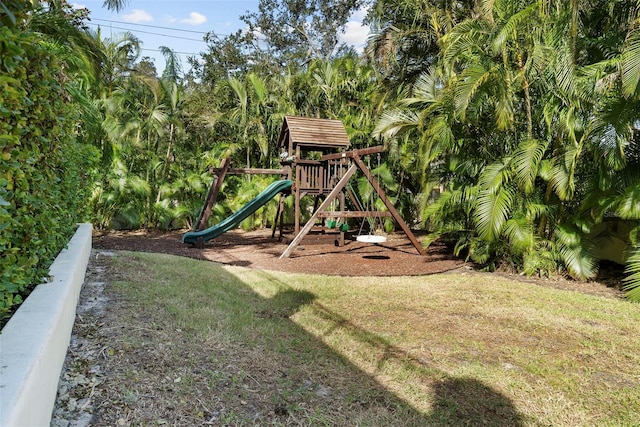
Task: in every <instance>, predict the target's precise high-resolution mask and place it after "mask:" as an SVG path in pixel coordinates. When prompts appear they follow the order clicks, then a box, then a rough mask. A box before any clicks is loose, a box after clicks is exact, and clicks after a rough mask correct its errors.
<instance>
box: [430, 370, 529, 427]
mask: <svg viewBox="0 0 640 427" xmlns="http://www.w3.org/2000/svg"><path fill="white" fill-rule="evenodd" d="M434 399H435V402H434V404H433V411H432V413H431V414H430V415H429V422H430V424H433V425H446V426H479V425H482V426H512V427H519V426H523V425H524V417H523V416H522V415H521V414H520V413H519V412H518V411H517V410H516V408H515V407H514V406H513V403H512V402H511V400H510V399H508V398H507V397H505V396H504V395H502V394H500V393H499V392H497V391H495V390H493V389H492V388H491V387H489V386H487V385H485V384H483V383H482V382H480V381H478V380H476V379H474V378H445V379H443V380H442V381H439V382H437V383H436V384H435V385H434Z"/></svg>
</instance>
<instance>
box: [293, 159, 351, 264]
mask: <svg viewBox="0 0 640 427" xmlns="http://www.w3.org/2000/svg"><path fill="white" fill-rule="evenodd" d="M356 170H358V166H357V165H356V164H355V163H354V164H353V165H351V167H349V170H347V172H346V173H345V174H344V176H343V177H342V178H341V179H340V181H338V184H337V185H336V186H335V187H334V188H333V190H331V192H330V193H329V195H328V196H327V198H326V199H324V201H323V202H322V203H321V204H320V206H319V207H318V209H317V210H316V211H315V212H314V213H313V215H311V218H309V221H307V223H306V224H305V226H304V227H303V228H302V230H300V232H299V233H298V234H297V235H296V237H295V238H294V239H293V240H292V241H291V243H290V244H289V246H287V249H285V251H284V252H283V253H282V255H280V259H282V258H289V256H290V255H291V253H292V252H293V251H294V250H295V248H296V247H298V245H299V244H300V242H301V241H302V239H304V236H306V235H307V234H308V233H309V231H311V228H312V227H313V225H314V224H315V222H316V219H318V216H319V212H322V211H324V210H326V208H327V206H329V205H330V204H331V202H332V201H333V199H335V198H336V197H337V196H338V194H340V192H341V191H342V189H343V188H344V187H345V185H347V183H348V182H349V179H351V176H352V175H353V174H354V173H355V172H356Z"/></svg>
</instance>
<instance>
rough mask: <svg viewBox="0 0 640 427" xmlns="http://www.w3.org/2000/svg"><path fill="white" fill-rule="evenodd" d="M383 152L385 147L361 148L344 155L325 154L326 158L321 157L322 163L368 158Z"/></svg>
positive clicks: (345, 152) (346, 152)
mask: <svg viewBox="0 0 640 427" xmlns="http://www.w3.org/2000/svg"><path fill="white" fill-rule="evenodd" d="M383 151H384V145H376V146H375V147H369V148H359V149H357V150H351V151H344V152H342V153H335V154H325V155H324V156H322V157H320V161H325V160H335V159H343V158H353V157H356V156H366V155H369V154H376V153H382V152H383Z"/></svg>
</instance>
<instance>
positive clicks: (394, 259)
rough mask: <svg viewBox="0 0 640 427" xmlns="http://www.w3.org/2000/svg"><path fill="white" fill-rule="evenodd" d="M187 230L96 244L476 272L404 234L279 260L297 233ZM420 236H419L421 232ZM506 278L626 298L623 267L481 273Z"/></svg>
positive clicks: (349, 269)
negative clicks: (198, 243)
mask: <svg viewBox="0 0 640 427" xmlns="http://www.w3.org/2000/svg"><path fill="white" fill-rule="evenodd" d="M182 233H183V231H173V232H160V231H126V232H125V231H117V232H108V233H100V232H96V233H95V235H94V238H93V247H94V248H96V249H100V250H129V251H140V252H158V253H167V254H172V255H178V256H183V257H188V258H195V259H202V260H208V261H212V262H217V263H220V264H226V265H237V266H243V267H249V268H256V269H264V270H271V271H285V272H291V273H309V274H326V275H335V276H409V275H412V276H419V275H429V274H437V273H445V272H450V271H457V270H460V269H462V270H464V271H466V272H469V273H474V272H476V271H475V270H474V266H473V265H472V264H469V263H465V262H464V261H463V260H461V259H459V258H455V257H454V256H453V255H452V254H451V252H450V250H448V248H447V247H446V246H444V245H438V244H437V243H436V244H432V245H431V246H429V248H428V249H427V253H426V255H425V256H421V255H420V254H418V251H417V250H416V249H415V248H414V247H413V245H412V244H411V242H410V241H409V239H408V238H407V237H406V236H405V235H404V234H403V233H396V234H392V235H389V236H388V240H387V242H385V243H382V244H367V243H361V242H358V241H356V240H355V236H351V238H348V239H346V240H345V245H344V246H342V247H338V246H336V245H335V244H334V240H333V238H331V237H329V238H327V236H325V238H324V239H323V238H320V237H315V238H314V237H313V236H311V237H309V238H307V239H305V240H304V241H303V244H301V245H300V246H299V247H298V248H297V249H296V250H295V251H294V253H293V254H292V255H291V257H290V258H285V259H280V255H281V254H282V253H283V252H284V250H285V249H286V248H287V246H288V244H289V242H290V241H291V239H293V237H294V235H292V234H289V235H286V237H285V238H284V239H283V240H282V241H279V240H278V238H277V236H276V238H272V237H271V230H269V229H264V230H257V231H242V230H239V229H238V230H234V231H230V232H228V233H225V234H223V235H222V236H220V237H218V238H216V239H213V240H210V241H209V242H207V243H206V245H205V248H204V249H198V248H196V247H194V246H192V245H187V244H184V243H182ZM417 237H418V240H420V236H419V235H418V236H417ZM476 273H478V274H496V275H499V276H506V277H509V278H510V279H513V280H519V281H525V282H529V283H532V284H537V285H543V286H552V287H555V288H560V289H565V290H573V291H577V292H583V293H587V294H591V295H599V296H604V297H608V298H623V297H624V293H623V292H622V291H621V287H622V285H621V279H622V270H621V267H620V266H612V265H611V264H609V265H603V266H601V269H600V273H599V275H598V277H597V278H596V279H595V280H592V281H589V282H579V281H574V280H570V279H566V278H563V277H561V276H553V277H551V278H531V277H524V276H521V275H518V274H511V273H505V272H497V273H480V272H476Z"/></svg>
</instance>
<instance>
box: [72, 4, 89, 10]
mask: <svg viewBox="0 0 640 427" xmlns="http://www.w3.org/2000/svg"><path fill="white" fill-rule="evenodd" d="M71 7H72V8H74V9H87V6H86V5H84V4H80V3H71Z"/></svg>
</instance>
